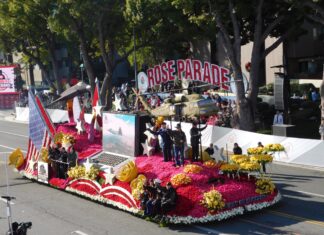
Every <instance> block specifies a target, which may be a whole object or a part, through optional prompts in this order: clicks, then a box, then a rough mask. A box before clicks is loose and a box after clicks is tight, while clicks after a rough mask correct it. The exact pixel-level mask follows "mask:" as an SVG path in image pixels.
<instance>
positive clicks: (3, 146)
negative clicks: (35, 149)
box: [0, 144, 27, 153]
mask: <svg viewBox="0 0 324 235" xmlns="http://www.w3.org/2000/svg"><path fill="white" fill-rule="evenodd" d="M0 147H2V148H6V149H11V150H16V149H17V148H12V147H9V146H5V145H1V144H0ZM21 152H23V153H27V151H25V150H21Z"/></svg>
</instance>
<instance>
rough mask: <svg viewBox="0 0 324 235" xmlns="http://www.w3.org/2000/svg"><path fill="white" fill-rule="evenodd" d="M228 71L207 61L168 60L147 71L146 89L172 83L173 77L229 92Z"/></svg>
mask: <svg viewBox="0 0 324 235" xmlns="http://www.w3.org/2000/svg"><path fill="white" fill-rule="evenodd" d="M229 74H230V71H229V70H228V69H227V68H224V67H221V66H219V65H216V64H211V63H209V62H207V61H205V62H203V63H202V62H201V61H199V60H191V59H186V60H177V61H175V60H169V61H167V62H163V63H162V64H161V65H155V66H154V67H153V68H149V69H148V70H147V80H148V87H153V86H155V85H160V84H161V83H166V82H169V81H173V80H174V79H175V76H177V77H178V79H179V80H184V79H185V80H191V81H200V82H204V83H207V84H210V85H216V86H219V87H220V88H221V89H222V90H226V91H228V90H229V85H228V84H227V83H228V82H229V81H230V77H229Z"/></svg>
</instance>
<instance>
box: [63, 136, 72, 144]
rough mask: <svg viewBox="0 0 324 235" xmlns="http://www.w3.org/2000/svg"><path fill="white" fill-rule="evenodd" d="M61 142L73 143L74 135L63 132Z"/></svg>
mask: <svg viewBox="0 0 324 235" xmlns="http://www.w3.org/2000/svg"><path fill="white" fill-rule="evenodd" d="M62 143H64V144H74V143H75V139H74V137H73V136H72V135H69V134H63V138H62Z"/></svg>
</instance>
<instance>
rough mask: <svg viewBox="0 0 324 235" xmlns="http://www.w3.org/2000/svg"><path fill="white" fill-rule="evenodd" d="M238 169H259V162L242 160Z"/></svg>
mask: <svg viewBox="0 0 324 235" xmlns="http://www.w3.org/2000/svg"><path fill="white" fill-rule="evenodd" d="M240 170H243V171H260V164H259V163H256V162H242V163H241V164H240Z"/></svg>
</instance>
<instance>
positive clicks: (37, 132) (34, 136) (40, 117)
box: [25, 92, 55, 175]
mask: <svg viewBox="0 0 324 235" xmlns="http://www.w3.org/2000/svg"><path fill="white" fill-rule="evenodd" d="M28 98H29V99H28V101H29V141H28V151H27V154H26V167H25V173H27V174H32V175H37V174H38V173H37V171H35V170H34V166H35V164H37V162H38V160H39V158H40V151H41V149H42V148H47V147H48V146H49V145H50V144H51V141H52V137H53V136H54V134H55V127H54V125H53V123H52V121H51V119H50V118H49V116H48V114H47V112H46V110H45V109H44V107H43V105H42V102H41V101H40V100H39V98H38V97H34V95H33V94H32V93H31V92H30V93H29V95H28Z"/></svg>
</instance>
